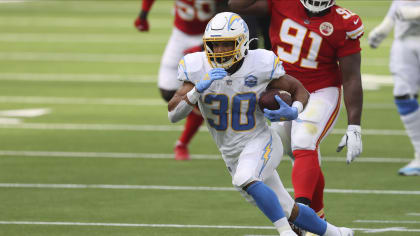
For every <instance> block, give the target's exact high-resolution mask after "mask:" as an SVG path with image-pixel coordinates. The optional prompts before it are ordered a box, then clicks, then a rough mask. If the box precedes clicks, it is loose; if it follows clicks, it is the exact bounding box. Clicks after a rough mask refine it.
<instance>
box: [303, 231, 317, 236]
mask: <svg viewBox="0 0 420 236" xmlns="http://www.w3.org/2000/svg"><path fill="white" fill-rule="evenodd" d="M305 236H317V234H314V233H311V232H306V233H305Z"/></svg>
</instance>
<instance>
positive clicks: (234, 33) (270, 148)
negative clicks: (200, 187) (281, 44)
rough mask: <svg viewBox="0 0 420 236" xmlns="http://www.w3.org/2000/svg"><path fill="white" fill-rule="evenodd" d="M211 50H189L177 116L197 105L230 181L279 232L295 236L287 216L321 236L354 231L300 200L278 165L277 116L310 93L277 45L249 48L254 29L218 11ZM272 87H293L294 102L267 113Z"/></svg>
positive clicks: (175, 102) (172, 113)
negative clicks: (260, 102)
mask: <svg viewBox="0 0 420 236" xmlns="http://www.w3.org/2000/svg"><path fill="white" fill-rule="evenodd" d="M203 41H204V45H205V52H197V53H193V54H189V55H186V56H185V57H184V58H183V59H182V60H181V61H180V63H179V67H178V79H180V80H182V81H184V83H183V86H182V87H181V88H180V89H179V90H178V91H177V92H176V94H175V95H174V97H173V98H172V99H171V101H170V102H169V104H168V117H169V119H170V120H171V122H177V121H179V120H181V119H183V118H185V117H186V116H187V115H188V114H189V113H190V112H191V110H192V109H193V106H194V104H197V103H198V106H199V108H200V110H201V112H202V115H203V116H204V118H205V120H206V121H207V127H208V129H209V131H210V133H211V134H212V136H213V139H214V141H215V142H216V145H217V146H218V148H219V150H220V152H221V154H222V157H223V160H224V161H225V163H226V166H227V169H228V170H229V173H230V174H231V176H232V184H233V185H234V186H235V188H237V189H238V190H239V191H240V192H241V194H242V195H243V196H244V197H245V198H246V199H247V200H248V201H250V202H251V203H254V204H256V206H257V207H258V208H259V209H260V210H261V211H262V212H263V213H264V214H265V215H266V216H267V218H269V219H270V220H271V222H272V223H273V224H274V226H275V227H276V229H277V230H278V231H279V233H280V235H283V236H286V235H296V234H295V233H294V232H293V231H292V230H291V228H290V225H289V223H288V221H290V222H292V223H293V224H295V225H296V226H298V227H300V228H303V229H305V230H308V231H311V232H314V233H316V234H318V235H326V236H328V235H337V236H343V235H345V236H352V235H353V231H352V230H351V229H348V228H343V227H342V228H338V227H336V226H334V225H331V224H330V223H328V222H326V221H324V220H322V219H321V218H319V217H318V216H317V214H316V213H315V212H314V211H313V210H312V209H311V208H309V207H307V206H305V205H302V204H296V203H295V202H294V200H293V199H292V198H291V196H290V195H289V193H288V192H287V191H286V190H285V188H284V187H283V184H282V182H281V180H280V177H279V175H278V173H277V171H276V168H277V166H278V164H279V163H280V160H281V157H282V156H283V146H282V143H281V140H280V138H279V136H278V134H277V133H276V132H274V131H272V130H271V128H270V127H269V126H268V124H267V122H266V120H265V118H264V116H265V117H267V118H268V119H270V120H271V121H272V122H275V121H280V120H294V119H296V118H297V116H298V114H299V113H300V112H301V111H302V110H303V108H304V106H305V105H306V104H307V102H308V99H309V93H308V92H307V91H306V89H305V88H304V87H303V85H302V84H301V83H300V82H299V81H298V80H296V79H295V78H293V77H291V76H289V75H286V74H285V71H284V69H283V66H282V63H281V61H280V60H279V58H278V57H277V56H275V54H274V53H273V52H271V51H267V50H264V49H257V50H249V32H248V27H247V25H246V23H245V21H244V20H243V19H242V18H241V17H240V16H239V15H237V14H235V13H231V12H223V13H219V14H217V15H216V16H215V17H214V18H213V19H212V20H211V21H210V22H209V23H208V25H207V27H206V30H205V32H204V36H203ZM267 87H269V88H277V89H281V90H286V91H288V92H289V93H290V94H291V95H292V98H293V100H294V102H293V104H292V106H289V105H287V104H286V103H284V102H283V101H282V100H281V99H280V98H279V97H278V96H277V97H276V100H277V102H278V103H279V104H280V108H279V109H278V110H267V109H264V113H263V111H261V110H260V108H259V107H258V106H257V99H258V96H259V94H260V93H261V92H263V91H264V90H265V89H266V88H267Z"/></svg>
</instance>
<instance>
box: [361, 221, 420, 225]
mask: <svg viewBox="0 0 420 236" xmlns="http://www.w3.org/2000/svg"><path fill="white" fill-rule="evenodd" d="M353 222H355V223H368V224H370V223H380V224H420V221H415V220H355V221H353Z"/></svg>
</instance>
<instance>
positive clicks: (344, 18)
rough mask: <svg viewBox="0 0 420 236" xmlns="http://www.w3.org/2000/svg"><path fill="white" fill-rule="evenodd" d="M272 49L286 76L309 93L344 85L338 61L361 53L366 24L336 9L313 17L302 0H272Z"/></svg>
mask: <svg viewBox="0 0 420 236" xmlns="http://www.w3.org/2000/svg"><path fill="white" fill-rule="evenodd" d="M268 3H269V9H270V11H271V25H270V39H271V44H272V47H273V48H272V50H273V51H274V52H275V53H276V54H277V56H278V57H279V58H280V59H281V60H282V61H283V66H284V68H285V70H286V73H287V74H289V75H291V76H293V77H295V78H297V79H298V80H299V81H301V82H302V84H303V85H304V86H305V88H306V89H307V90H308V91H309V92H313V91H315V90H318V89H321V88H326V87H331V86H336V87H338V86H341V72H340V69H339V67H338V58H340V57H345V56H348V55H351V54H354V53H358V52H360V50H361V48H360V41H359V38H360V37H361V36H362V35H363V33H364V32H363V24H362V21H361V19H360V18H359V16H358V15H356V14H354V13H352V12H351V11H349V10H347V9H345V8H342V7H340V6H336V5H335V6H332V7H331V9H330V12H329V13H327V14H326V15H324V16H321V17H311V18H309V17H308V16H307V14H306V11H305V7H304V6H303V5H302V4H301V3H300V1H299V0H268Z"/></svg>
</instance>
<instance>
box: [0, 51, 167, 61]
mask: <svg viewBox="0 0 420 236" xmlns="http://www.w3.org/2000/svg"><path fill="white" fill-rule="evenodd" d="M161 56H162V55H160V53H159V54H141V55H140V54H93V53H48V52H40V53H36V52H0V60H3V61H48V62H54V61H55V62H100V63H159V62H160V58H161Z"/></svg>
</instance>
